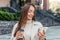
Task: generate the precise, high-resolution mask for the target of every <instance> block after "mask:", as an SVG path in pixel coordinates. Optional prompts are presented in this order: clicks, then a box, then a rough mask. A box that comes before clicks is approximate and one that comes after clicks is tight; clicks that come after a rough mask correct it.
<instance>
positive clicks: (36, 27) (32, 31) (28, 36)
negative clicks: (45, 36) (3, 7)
mask: <svg viewBox="0 0 60 40" xmlns="http://www.w3.org/2000/svg"><path fill="white" fill-rule="evenodd" d="M17 25H18V23H16V24H15V25H14V28H13V31H12V39H14V40H16V38H15V37H14V36H13V34H14V32H15V30H16V27H17ZM23 29H24V32H23V36H24V40H39V37H38V35H37V34H38V32H42V31H43V26H42V24H41V23H40V22H37V21H32V20H28V21H27V23H26V25H25V28H23Z"/></svg>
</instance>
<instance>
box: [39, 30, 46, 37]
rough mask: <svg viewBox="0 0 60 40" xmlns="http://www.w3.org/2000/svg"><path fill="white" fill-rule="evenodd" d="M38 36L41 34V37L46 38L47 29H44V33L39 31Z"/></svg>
mask: <svg viewBox="0 0 60 40" xmlns="http://www.w3.org/2000/svg"><path fill="white" fill-rule="evenodd" d="M38 36H39V38H46V32H45V30H43V32H42V33H41V32H39V33H38Z"/></svg>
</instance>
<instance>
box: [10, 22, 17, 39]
mask: <svg viewBox="0 0 60 40" xmlns="http://www.w3.org/2000/svg"><path fill="white" fill-rule="evenodd" d="M17 25H18V23H16V24H15V25H14V27H13V30H12V37H11V39H12V40H16V37H14V33H15V30H16V28H17Z"/></svg>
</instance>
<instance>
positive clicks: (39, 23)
mask: <svg viewBox="0 0 60 40" xmlns="http://www.w3.org/2000/svg"><path fill="white" fill-rule="evenodd" d="M33 24H36V25H40V26H42V24H41V22H39V21H33Z"/></svg>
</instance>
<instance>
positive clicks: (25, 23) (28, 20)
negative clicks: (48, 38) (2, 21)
mask: <svg viewBox="0 0 60 40" xmlns="http://www.w3.org/2000/svg"><path fill="white" fill-rule="evenodd" d="M35 12H36V8H35V5H33V4H25V5H24V7H22V10H21V18H20V20H19V22H18V23H16V24H15V26H14V28H13V31H12V39H13V40H18V39H19V40H20V39H21V38H23V40H40V39H41V38H42V37H43V38H45V32H44V30H43V26H42V24H41V23H40V22H38V21H36V19H35ZM21 29H22V30H23V31H24V32H21V31H19V30H21Z"/></svg>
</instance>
